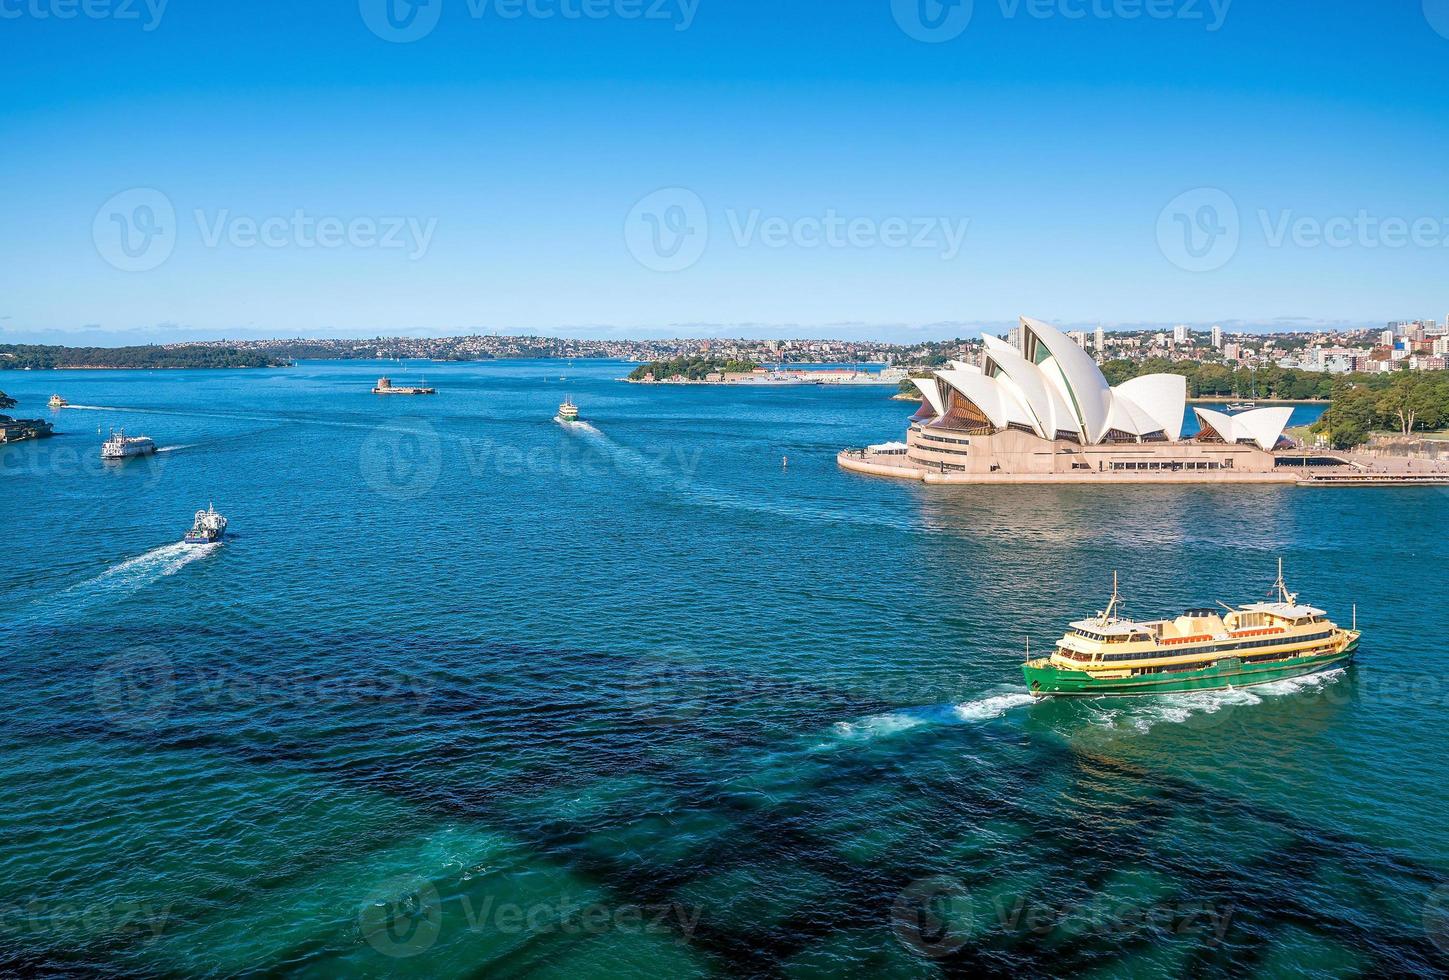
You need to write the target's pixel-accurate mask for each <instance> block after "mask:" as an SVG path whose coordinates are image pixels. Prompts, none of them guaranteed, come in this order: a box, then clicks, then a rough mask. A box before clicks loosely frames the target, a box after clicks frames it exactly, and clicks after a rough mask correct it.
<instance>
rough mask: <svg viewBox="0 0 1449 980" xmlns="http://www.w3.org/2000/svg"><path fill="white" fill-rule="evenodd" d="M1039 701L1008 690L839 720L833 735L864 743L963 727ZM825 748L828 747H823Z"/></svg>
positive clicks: (1021, 692)
mask: <svg viewBox="0 0 1449 980" xmlns="http://www.w3.org/2000/svg"><path fill="white" fill-rule="evenodd" d="M1034 700H1035V699H1034V698H1033V697H1032V696H1031V695H1030V694H1027V693H1026V692H1025V691H1005V692H1002V693H999V694H992V695H988V696H987V697H984V698H978V699H976V700H974V701H964V702H962V703H961V704H954V705H952V704H947V705H934V706H931V707H924V708H902V709H900V710H898V711H887V712H883V713H882V714H878V715H871V716H869V717H867V718H862V719H860V720H859V721H838V722H836V723H835V724H834V725H833V726H831V729H830V732H831V734H832V735H834V736H835V737H836V739H837V740H839V741H844V742H862V741H868V740H871V739H876V738H885V737H889V736H891V735H897V734H899V733H901V732H905V731H910V730H911V729H913V728H920V727H921V726H923V725H959V724H962V723H967V724H971V723H975V722H982V721H991V720H992V719H995V718H1000V717H1002V716H1003V715H1005V714H1006V713H1007V712H1008V711H1011V710H1012V709H1013V708H1022V707H1025V706H1026V705H1028V704H1031V703H1032V701H1034ZM821 747H822V748H823V747H824V746H821Z"/></svg>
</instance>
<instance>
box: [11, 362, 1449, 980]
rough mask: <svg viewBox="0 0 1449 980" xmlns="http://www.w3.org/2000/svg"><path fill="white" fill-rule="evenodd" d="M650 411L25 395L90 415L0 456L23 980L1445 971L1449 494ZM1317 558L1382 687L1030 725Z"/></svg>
mask: <svg viewBox="0 0 1449 980" xmlns="http://www.w3.org/2000/svg"><path fill="white" fill-rule="evenodd" d="M626 370H627V369H626V367H625V366H623V365H619V364H600V363H596V362H595V363H585V362H579V363H578V364H576V365H572V366H570V365H567V364H564V363H561V362H518V363H499V364H484V365H477V364H468V365H432V364H429V365H424V366H422V367H415V366H403V367H400V366H398V365H395V364H383V365H380V364H358V363H348V364H340V363H324V362H304V363H303V364H301V365H300V366H299V367H297V368H294V369H289V370H279V371H271V372H55V373H41V372H34V373H24V374H22V373H18V372H12V373H9V374H6V375H4V376H3V387H4V388H5V389H6V390H7V391H9V392H10V393H11V394H12V395H15V396H18V397H20V398H21V399H22V403H21V406H20V409H19V410H18V411H20V413H21V414H27V412H26V410H27V409H29V410H30V412H31V413H34V414H40V413H42V412H43V411H44V409H43V403H44V400H45V398H47V397H48V396H49V395H50V394H51V393H52V391H58V392H60V393H61V394H63V395H64V396H65V397H67V398H68V399H69V400H70V401H71V402H72V403H74V404H75V405H77V406H91V407H88V408H79V407H78V408H74V409H68V410H65V411H62V412H60V413H58V414H56V415H55V416H54V418H55V421H56V426H57V429H58V431H60V432H61V434H60V435H58V436H57V437H56V438H54V439H52V440H49V441H45V442H36V443H27V444H22V445H19V446H15V447H11V448H9V449H7V450H4V451H3V455H0V463H3V471H0V494H3V496H0V539H3V541H4V543H5V561H4V564H3V566H0V590H3V591H0V594H3V597H4V598H3V615H0V653H3V656H0V671H3V678H4V690H5V692H6V698H5V705H6V711H5V716H6V725H5V729H4V734H3V741H0V746H3V756H0V827H4V828H5V832H4V834H3V836H0V913H3V915H0V968H3V969H8V970H10V971H20V972H30V971H34V970H38V969H48V970H60V971H73V972H82V973H87V972H104V973H115V972H121V973H129V974H146V975H180V974H209V975H231V974H237V973H245V972H258V971H260V972H287V973H300V974H304V975H311V976H357V975H383V974H389V975H390V974H396V973H401V974H406V975H417V976H429V977H432V976H481V975H487V976H522V975H530V976H534V975H545V976H549V975H556V976H571V977H572V976H690V975H709V974H714V975H721V974H730V975H760V976H773V975H791V976H807V975H843V974H844V975H871V976H929V975H935V974H940V973H953V974H954V973H964V972H973V973H987V974H1001V975H1008V974H1009V975H1012V976H1018V975H1032V974H1052V975H1060V974H1066V973H1099V974H1102V975H1113V976H1143V975H1147V974H1149V973H1166V974H1180V975H1185V974H1188V973H1192V974H1207V975H1225V976H1228V975H1231V976H1242V975H1249V974H1252V975H1261V976H1305V975H1306V976H1353V975H1364V976H1368V975H1380V974H1383V973H1396V974H1403V973H1410V972H1412V973H1419V974H1422V973H1428V972H1435V971H1443V970H1445V969H1446V968H1449V955H1446V949H1449V914H1446V910H1449V897H1446V896H1449V892H1444V891H1441V890H1440V889H1441V888H1442V886H1443V885H1444V883H1445V881H1446V877H1445V875H1446V870H1449V779H1446V777H1449V765H1446V762H1445V761H1444V757H1445V753H1444V751H1443V748H1442V739H1443V733H1444V731H1445V722H1446V719H1449V706H1446V693H1449V692H1446V686H1445V684H1444V682H1443V681H1442V680H1441V679H1440V676H1441V675H1440V673H1439V672H1438V671H1437V657H1438V655H1437V647H1438V645H1439V638H1440V637H1441V636H1443V635H1444V630H1445V627H1446V625H1449V624H1446V618H1449V617H1446V614H1445V612H1444V608H1445V607H1444V603H1443V601H1442V598H1441V596H1440V595H1439V593H1440V592H1441V591H1442V590H1441V583H1442V581H1443V569H1444V567H1445V558H1446V554H1449V546H1446V544H1445V541H1444V537H1443V535H1442V533H1441V531H1440V529H1442V527H1443V526H1444V521H1445V517H1446V513H1449V496H1446V495H1445V494H1444V493H1442V492H1440V491H1438V490H1434V489H1429V488H1406V489H1383V488H1379V489H1371V488H1362V489H1351V490H1349V489H1313V490H1309V489H1296V488H1230V487H1211V488H1209V487H1201V488H1199V487H1161V488H1153V487H1130V488H1129V487H1124V488H1117V489H1113V490H1101V489H1092V488H1048V487H1014V488H967V487H962V488H945V487H925V486H921V485H916V484H912V483H906V482H894V481H884V480H876V479H872V478H867V477H861V476H856V475H853V474H849V473H845V472H843V471H841V470H839V469H838V468H837V467H836V465H835V462H834V454H835V452H836V451H837V450H838V449H839V448H841V447H843V446H852V445H856V446H858V445H864V444H867V443H872V442H879V441H883V440H885V439H891V438H898V437H899V436H900V433H901V432H902V431H903V428H904V419H905V417H906V416H908V415H909V414H910V412H911V410H912V407H913V406H910V405H904V404H902V403H900V402H894V401H891V400H890V399H889V397H888V395H889V394H890V391H889V389H884V388H860V389H824V388H798V389H796V388H790V389H772V388H758V389H748V390H746V389H726V388H716V387H695V386H688V387H683V386H681V387H672V386H663V387H641V386H631V385H624V384H621V383H618V382H616V381H614V380H612V379H613V378H615V377H617V376H619V375H622V374H623V373H625V371H626ZM385 372H386V373H390V374H392V376H393V377H394V379H395V381H397V382H399V383H403V382H406V381H410V380H412V381H416V380H420V379H421V378H422V377H423V376H424V374H425V376H426V380H427V382H428V383H430V384H435V385H436V386H437V387H438V388H439V389H440V393H439V394H438V395H437V396H435V397H431V398H406V397H392V398H378V397H374V396H372V395H370V394H368V389H369V388H370V387H371V385H372V382H373V381H374V380H375V378H376V376H377V375H378V374H381V373H385ZM560 375H564V376H566V377H567V380H561V379H560ZM565 395H572V396H573V397H574V400H575V401H577V402H578V403H579V404H580V406H581V407H582V410H583V414H584V417H585V418H586V419H588V420H589V422H590V424H591V428H575V429H565V428H563V427H561V426H559V425H556V424H554V423H553V422H551V421H550V419H551V416H552V415H553V413H554V411H555V410H556V407H557V405H558V403H559V402H560V401H562V400H563V398H564V396H565ZM1307 417H1311V410H1307V409H1305V410H1303V412H1302V413H1300V418H1307ZM120 425H124V426H125V427H126V429H127V431H128V432H130V433H132V434H142V433H144V434H146V435H150V436H151V437H153V438H154V439H155V440H156V441H157V443H158V444H159V445H161V446H163V447H166V451H164V452H162V453H160V454H159V455H157V456H156V457H153V458H150V459H143V460H135V461H131V462H129V463H127V464H125V465H123V466H119V467H117V466H111V467H106V466H102V465H101V464H100V463H99V462H98V461H97V460H96V459H95V458H94V457H95V454H96V451H97V449H98V446H99V443H100V437H99V436H98V435H97V428H98V427H101V428H103V429H109V428H110V427H112V426H120ZM783 457H788V460H789V465H788V467H787V466H784V465H782V458H783ZM208 501H215V503H216V506H217V508H218V509H219V510H221V511H223V512H224V513H225V514H226V515H227V516H228V517H229V518H230V520H231V531H232V535H231V537H230V539H229V540H228V541H227V543H225V544H224V545H221V546H218V547H212V548H202V549H192V550H187V549H184V548H182V547H180V546H178V545H177V544H176V543H175V542H177V541H178V540H179V538H180V536H181V534H182V532H183V531H185V530H186V528H187V527H189V526H190V522H191V515H192V512H193V511H195V510H196V509H197V508H199V507H203V506H205V505H206V503H207V502H208ZM1279 556H1282V557H1283V558H1284V559H1285V561H1286V564H1287V571H1288V577H1289V581H1290V584H1291V585H1292V586H1293V587H1294V588H1295V589H1298V590H1300V591H1301V592H1302V594H1303V598H1304V599H1305V600H1308V601H1311V602H1313V603H1315V604H1317V605H1321V606H1324V607H1325V608H1327V609H1329V610H1330V611H1331V612H1332V614H1333V615H1335V616H1337V617H1340V618H1341V619H1344V620H1346V619H1347V618H1348V617H1349V616H1350V607H1351V604H1352V603H1355V602H1357V603H1358V607H1359V612H1358V617H1359V625H1360V626H1361V627H1362V628H1363V629H1364V630H1365V631H1366V635H1365V641H1364V645H1363V651H1362V654H1361V657H1360V660H1359V662H1358V663H1357V664H1356V665H1355V666H1354V667H1352V668H1350V669H1349V670H1346V671H1340V672H1338V673H1335V674H1331V675H1326V676H1325V677H1321V678H1317V679H1315V680H1313V681H1309V682H1302V683H1297V684H1285V685H1277V686H1274V687H1271V688H1267V689H1260V690H1257V691H1252V692H1229V693H1227V694H1219V695H1198V696H1192V697H1176V698H1173V697H1165V698H1154V699H1140V700H1137V701H1126V700H1116V701H1108V700H1104V701H1091V702H1081V703H1076V702H1072V703H1044V704H1029V703H1027V702H1028V700H1029V699H1028V698H1027V697H1026V696H1025V694H1024V688H1023V686H1022V684H1021V678H1020V672H1019V671H1020V667H1019V665H1020V661H1021V660H1022V657H1023V652H1024V647H1025V644H1026V641H1027V639H1028V638H1030V640H1031V642H1032V644H1033V646H1038V645H1040V646H1041V647H1042V648H1044V647H1045V646H1046V645H1047V644H1049V643H1050V642H1051V641H1052V640H1053V639H1054V638H1055V637H1056V636H1057V635H1059V634H1060V632H1061V629H1062V628H1063V625H1064V623H1065V621H1066V620H1068V619H1071V618H1076V617H1077V616H1079V615H1081V614H1083V613H1090V612H1092V611H1094V610H1096V609H1099V608H1100V607H1101V605H1102V603H1103V601H1104V600H1105V597H1106V593H1107V592H1108V591H1109V589H1110V582H1111V573H1112V571H1113V570H1118V571H1120V572H1121V574H1122V582H1123V591H1124V593H1126V595H1127V596H1128V597H1129V600H1130V603H1131V605H1130V607H1129V611H1135V612H1137V613H1140V614H1143V615H1146V614H1151V613H1162V612H1169V611H1172V610H1175V609H1178V608H1182V607H1186V606H1190V605H1192V606H1196V605H1204V604H1211V603H1212V601H1213V600H1215V599H1218V598H1221V599H1224V600H1227V601H1245V600H1248V599H1251V598H1256V597H1258V596H1260V595H1262V594H1263V593H1265V592H1266V590H1267V588H1268V587H1269V585H1270V584H1271V581H1272V579H1273V576H1274V572H1275V562H1276V559H1277V558H1278V557H1279Z"/></svg>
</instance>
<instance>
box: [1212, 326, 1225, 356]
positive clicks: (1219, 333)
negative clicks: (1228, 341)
mask: <svg viewBox="0 0 1449 980" xmlns="http://www.w3.org/2000/svg"><path fill="white" fill-rule="evenodd" d="M1222 346H1223V328H1222V327H1220V326H1218V325H1217V324H1216V323H1214V324H1213V349H1214V350H1221V349H1222Z"/></svg>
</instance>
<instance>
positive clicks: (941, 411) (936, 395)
mask: <svg viewBox="0 0 1449 980" xmlns="http://www.w3.org/2000/svg"><path fill="white" fill-rule="evenodd" d="M909 380H910V382H911V384H913V385H915V386H916V390H917V391H919V392H920V393H921V397H922V398H924V399H925V400H926V404H927V405H930V406H931V410H932V411H934V412H935V413H936V417H937V418H940V417H941V416H942V415H945V414H946V399H945V398H943V397H942V396H941V382H940V381H938V380H936V379H935V378H910V379H909Z"/></svg>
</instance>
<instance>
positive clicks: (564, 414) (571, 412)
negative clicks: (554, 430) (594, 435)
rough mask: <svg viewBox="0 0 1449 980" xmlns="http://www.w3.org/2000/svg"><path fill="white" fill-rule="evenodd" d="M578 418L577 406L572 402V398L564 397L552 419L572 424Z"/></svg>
mask: <svg viewBox="0 0 1449 980" xmlns="http://www.w3.org/2000/svg"><path fill="white" fill-rule="evenodd" d="M578 420H579V407H578V406H577V405H575V404H574V400H573V399H572V398H565V399H564V402H563V404H562V405H560V406H559V407H558V414H557V415H555V416H554V421H556V422H562V423H564V424H565V425H573V424H574V423H576V422H578Z"/></svg>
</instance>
